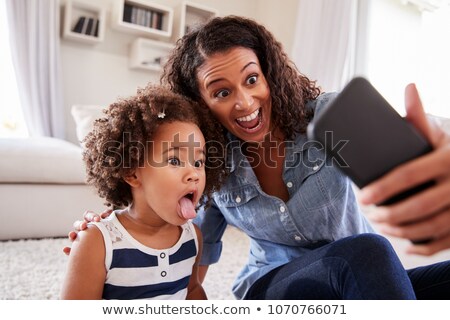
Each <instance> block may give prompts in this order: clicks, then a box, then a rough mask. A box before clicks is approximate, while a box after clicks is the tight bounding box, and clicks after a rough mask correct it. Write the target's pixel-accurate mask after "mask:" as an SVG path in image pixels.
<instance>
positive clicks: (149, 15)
mask: <svg viewBox="0 0 450 320" xmlns="http://www.w3.org/2000/svg"><path fill="white" fill-rule="evenodd" d="M172 25H173V9H172V8H171V7H167V6H163V5H160V4H157V3H153V2H151V1H146V0H114V2H113V10H112V27H113V28H115V29H116V30H120V31H123V32H128V33H134V34H138V35H141V36H145V37H150V38H157V39H169V38H170V37H171V36H172Z"/></svg>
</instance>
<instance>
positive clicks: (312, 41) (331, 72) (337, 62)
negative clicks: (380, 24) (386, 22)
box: [292, 0, 370, 91]
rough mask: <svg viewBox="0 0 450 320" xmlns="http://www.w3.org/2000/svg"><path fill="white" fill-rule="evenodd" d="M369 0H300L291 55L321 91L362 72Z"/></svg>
mask: <svg viewBox="0 0 450 320" xmlns="http://www.w3.org/2000/svg"><path fill="white" fill-rule="evenodd" d="M369 1H370V0H359V1H358V0H339V1H337V0H300V2H299V6H298V15H297V25H296V30H295V39H294V44H293V53H292V59H293V61H294V62H295V64H296V65H297V67H298V68H299V70H300V71H301V72H302V73H303V74H305V75H306V76H308V77H309V78H310V79H311V80H317V84H318V85H320V86H321V87H322V89H323V90H324V91H339V90H341V89H342V87H343V86H344V85H345V84H346V83H347V82H348V81H349V80H350V79H351V78H352V77H353V76H354V75H355V74H363V73H364V65H365V61H364V59H365V57H364V48H365V41H364V40H365V33H366V28H367V27H366V25H367V17H368V8H369Z"/></svg>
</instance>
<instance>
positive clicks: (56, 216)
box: [0, 106, 105, 240]
mask: <svg viewBox="0 0 450 320" xmlns="http://www.w3.org/2000/svg"><path fill="white" fill-rule="evenodd" d="M72 114H73V116H74V119H75V122H76V125H77V137H78V138H79V139H80V140H81V139H82V138H83V137H84V135H85V134H86V133H87V132H88V131H89V130H90V129H91V126H92V122H93V120H94V119H95V118H98V117H100V116H101V108H100V107H98V106H78V107H74V108H73V112H72ZM85 176H86V175H85V166H84V163H83V160H82V148H81V146H80V145H75V144H73V143H70V142H67V141H64V140H60V139H55V138H48V137H41V138H27V139H0V203H1V206H2V210H0V221H1V223H0V240H9V239H27V238H28V239H29V238H44V237H61V236H63V237H64V236H67V233H68V232H69V231H70V230H71V229H72V224H73V222H74V221H75V220H79V219H80V218H81V217H82V214H83V212H84V211H85V210H87V209H90V210H95V211H97V212H100V211H102V210H103V209H104V208H105V206H104V205H103V203H104V201H103V199H101V198H100V197H98V196H97V194H96V191H95V190H94V189H93V188H91V187H90V186H88V185H86V184H85Z"/></svg>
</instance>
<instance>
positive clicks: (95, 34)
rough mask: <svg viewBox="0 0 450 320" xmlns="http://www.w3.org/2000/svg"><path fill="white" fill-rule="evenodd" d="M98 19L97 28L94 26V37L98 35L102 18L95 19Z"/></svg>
mask: <svg viewBox="0 0 450 320" xmlns="http://www.w3.org/2000/svg"><path fill="white" fill-rule="evenodd" d="M95 20H96V21H95V28H94V34H93V35H94V37H98V27H99V25H100V20H98V19H95Z"/></svg>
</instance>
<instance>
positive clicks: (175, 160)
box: [168, 158, 181, 166]
mask: <svg viewBox="0 0 450 320" xmlns="http://www.w3.org/2000/svg"><path fill="white" fill-rule="evenodd" d="M168 162H169V164H170V165H172V166H179V165H180V164H181V161H180V160H179V159H178V158H170V159H169V161H168Z"/></svg>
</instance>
